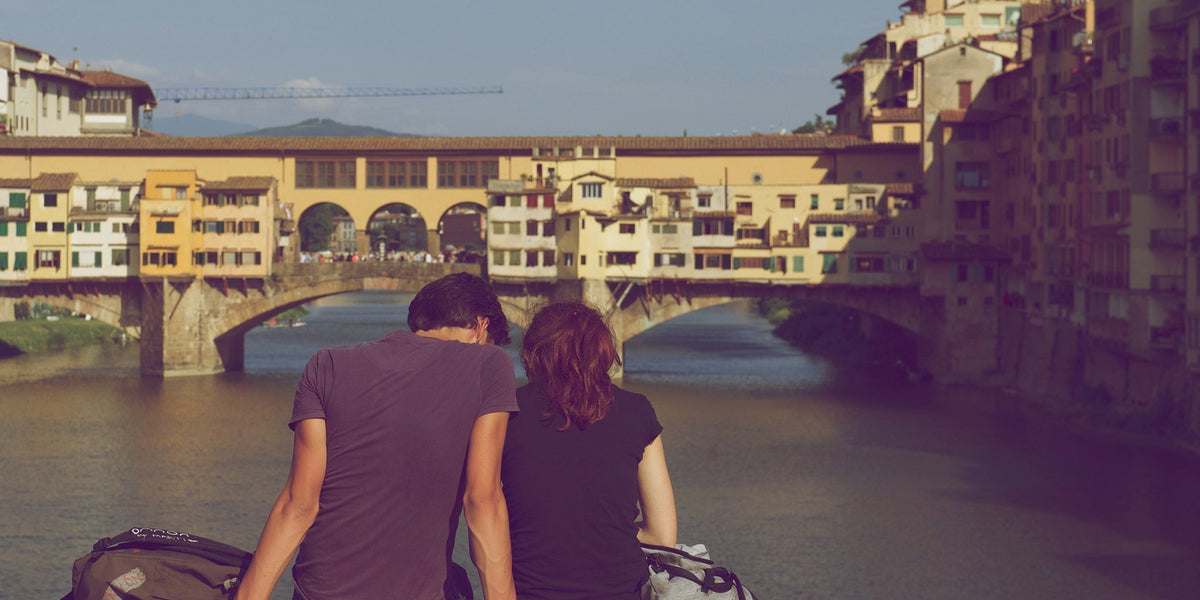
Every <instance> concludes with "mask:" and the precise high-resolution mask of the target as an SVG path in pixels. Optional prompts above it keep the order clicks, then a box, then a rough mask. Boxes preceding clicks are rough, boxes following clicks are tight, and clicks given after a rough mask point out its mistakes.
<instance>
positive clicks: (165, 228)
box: [154, 221, 175, 233]
mask: <svg viewBox="0 0 1200 600" xmlns="http://www.w3.org/2000/svg"><path fill="white" fill-rule="evenodd" d="M154 233H175V221H158V222H156V223H154Z"/></svg>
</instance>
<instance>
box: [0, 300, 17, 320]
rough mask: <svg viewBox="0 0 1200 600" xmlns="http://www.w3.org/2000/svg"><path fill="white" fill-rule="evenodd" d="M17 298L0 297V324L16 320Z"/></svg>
mask: <svg viewBox="0 0 1200 600" xmlns="http://www.w3.org/2000/svg"><path fill="white" fill-rule="evenodd" d="M18 300H19V299H18V298H11V297H7V296H5V297H0V323H3V322H5V321H15V320H17V302H18Z"/></svg>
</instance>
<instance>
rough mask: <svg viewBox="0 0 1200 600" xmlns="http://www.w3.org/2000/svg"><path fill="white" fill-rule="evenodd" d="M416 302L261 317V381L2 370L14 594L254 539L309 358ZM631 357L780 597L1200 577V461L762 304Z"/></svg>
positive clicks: (0, 553) (725, 524)
mask: <svg viewBox="0 0 1200 600" xmlns="http://www.w3.org/2000/svg"><path fill="white" fill-rule="evenodd" d="M408 299H409V296H407V295H400V294H353V295H347V296H335V297H331V298H329V299H326V300H324V301H322V302H321V303H320V304H319V305H318V306H316V307H314V308H313V310H312V313H311V314H310V315H309V316H307V317H305V319H304V321H305V323H306V325H305V326H304V327H294V328H275V329H258V330H255V331H253V332H251V333H250V334H249V335H248V336H247V340H246V367H247V370H246V372H245V373H231V374H225V375H220V376H214V377H195V378H182V379H168V380H157V379H143V378H141V377H140V376H139V375H138V371H137V351H136V348H132V347H131V348H126V349H121V350H119V351H114V349H113V348H112V347H103V348H100V349H99V351H98V350H97V349H95V348H93V349H76V350H72V351H70V352H66V353H62V354H56V355H47V356H38V357H36V358H33V357H21V358H19V359H15V360H11V361H0V410H3V412H4V414H5V415H6V417H7V418H6V419H4V420H0V478H2V479H3V481H4V485H3V486H0V590H3V591H0V597H4V598H9V597H11V598H20V599H25V598H32V599H39V598H58V597H60V596H61V595H62V594H63V593H64V592H65V590H66V589H67V588H68V587H69V584H70V566H71V561H72V560H73V559H74V558H75V557H77V556H79V555H81V554H83V553H85V552H86V551H87V550H88V549H89V548H90V545H91V544H92V543H93V542H94V541H95V540H96V539H97V538H100V537H103V536H107V535H112V534H114V533H117V532H118V531H121V530H123V529H125V528H128V527H130V526H134V525H139V526H162V527H171V528H178V529H184V530H187V531H191V532H194V533H197V534H200V535H206V536H209V537H213V538H215V539H219V540H222V541H225V542H228V543H231V544H234V545H236V546H240V547H243V548H253V546H254V544H255V542H256V540H257V537H258V534H259V531H260V528H261V527H262V522H263V519H264V518H265V516H266V513H267V511H268V510H269V508H270V505H271V503H272V502H273V501H274V499H275V496H276V495H277V494H278V492H279V487H280V485H281V484H282V482H283V479H284V478H285V477H286V475H287V468H288V461H289V458H290V452H291V432H290V431H289V430H288V429H287V427H286V422H287V419H288V415H289V413H290V410H291V397H292V391H293V386H294V384H295V379H296V377H297V375H298V374H299V371H300V369H301V368H303V365H304V362H305V361H306V360H307V359H308V357H309V356H310V355H311V354H312V352H314V351H315V350H316V349H317V348H319V347H322V346H328V345H335V344H343V343H356V342H360V341H364V340H368V339H373V338H376V337H379V336H381V335H383V334H385V333H386V332H387V331H390V330H391V329H394V328H397V327H402V326H403V323H404V320H405V316H406V315H405V311H404V306H406V305H407V302H408ZM511 350H512V349H510V351H511ZM625 350H626V380H625V382H624V385H625V386H626V387H629V388H630V389H633V390H636V391H639V392H642V393H645V394H646V395H647V396H648V397H650V399H651V401H652V402H653V403H654V406H655V409H656V410H657V412H658V414H659V418H660V420H661V421H662V423H663V425H664V427H665V431H664V434H663V435H664V441H665V444H666V450H667V457H668V462H669V465H670V468H671V471H672V478H673V482H674V485H675V488H676V493H677V496H678V504H679V519H680V523H679V524H680V527H679V530H680V539H681V541H685V542H688V543H705V544H708V545H709V546H710V548H711V550H712V552H713V555H714V556H715V557H716V558H717V559H718V560H719V561H720V562H722V563H724V564H725V565H727V566H729V567H731V568H733V569H734V570H735V571H736V572H738V574H739V575H741V576H742V578H743V579H744V581H746V582H747V583H748V584H749V585H750V586H751V588H752V589H754V590H755V591H757V592H759V593H760V594H761V595H763V596H765V597H768V598H805V599H825V598H829V599H832V598H947V599H951V598H953V599H959V598H973V599H974V598H985V599H986V598H996V599H1010V598H1089V599H1127V598H1133V599H1137V598H1146V599H1166V598H1188V597H1194V595H1193V592H1194V591H1195V590H1196V589H1200V575H1197V570H1196V569H1195V565H1196V564H1197V561H1198V560H1200V511H1196V510H1195V507H1196V506H1198V505H1200V478H1198V477H1197V474H1198V473H1197V464H1198V463H1197V461H1196V460H1195V459H1194V458H1192V457H1189V456H1185V455H1181V454H1177V453H1172V452H1167V451H1160V450H1152V449H1146V448H1130V447H1127V446H1122V445H1120V444H1115V443H1111V442H1107V441H1102V440H1097V439H1093V438H1090V437H1088V436H1086V435H1083V434H1081V433H1077V432H1073V431H1072V430H1070V429H1065V428H1063V427H1061V426H1058V425H1055V424H1054V423H1049V422H1042V421H1038V420H1031V419H1029V418H1027V417H1026V416H1025V415H1024V413H1023V412H1022V411H1020V410H1017V409H1016V408H1015V407H1014V404H1013V403H1012V402H1011V401H1009V400H1007V399H1005V398H1004V397H1002V396H998V395H994V394H991V393H988V392H981V391H971V390H944V391H937V390H932V389H928V388H923V387H910V386H902V387H897V386H887V387H885V386H870V385H858V386H854V387H850V388H847V387H845V386H842V385H840V384H839V383H836V382H833V381H832V376H831V373H832V371H831V369H830V367H829V366H828V365H826V364H825V363H822V362H820V361H815V360H812V359H810V358H808V357H806V356H804V355H802V354H800V353H799V352H798V351H796V350H795V349H793V348H791V347H790V346H788V345H787V344H785V343H783V342H781V341H779V340H777V339H776V338H774V337H772V336H771V335H770V327H769V325H767V324H766V323H765V322H763V321H762V320H761V319H759V318H758V317H757V316H755V315H754V314H753V313H752V312H750V310H749V309H748V307H747V306H745V305H741V304H734V305H727V306H721V307H714V308H711V309H706V310H703V311H699V312H696V313H693V314H691V315H686V316H683V317H680V318H678V319H676V320H674V321H671V322H669V323H667V324H665V325H663V326H660V327H658V328H654V329H651V330H649V331H647V332H645V333H644V334H642V335H641V336H639V337H637V338H635V339H633V340H631V341H630V342H629V343H628V344H627V345H626V348H625ZM46 374H54V375H53V376H51V377H43V375H46ZM460 546H461V544H460ZM460 550H465V549H460ZM459 559H460V560H463V561H466V560H467V559H466V555H465V552H461V551H460V553H459ZM290 592H291V588H290V584H288V583H286V581H285V582H284V583H283V584H281V585H280V586H279V589H277V590H276V594H275V597H276V598H278V599H281V600H282V599H286V598H288V597H290Z"/></svg>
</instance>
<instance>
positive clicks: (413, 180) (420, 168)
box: [408, 161, 429, 188]
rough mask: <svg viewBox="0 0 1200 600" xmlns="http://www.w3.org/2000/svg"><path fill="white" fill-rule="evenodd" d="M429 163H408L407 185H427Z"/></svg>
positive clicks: (417, 186)
mask: <svg viewBox="0 0 1200 600" xmlns="http://www.w3.org/2000/svg"><path fill="white" fill-rule="evenodd" d="M428 175H429V163H428V162H424V161H422V162H413V163H409V164H408V187H413V188H423V187H428V186H429V177H428Z"/></svg>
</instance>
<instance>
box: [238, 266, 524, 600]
mask: <svg viewBox="0 0 1200 600" xmlns="http://www.w3.org/2000/svg"><path fill="white" fill-rule="evenodd" d="M408 325H409V328H410V329H411V330H412V331H413V333H409V332H407V331H402V330H397V331H393V332H392V333H390V334H388V335H387V336H386V337H384V338H383V339H380V340H376V341H374V342H368V343H365V344H358V345H355V346H344V347H341V348H332V349H326V350H321V351H320V352H318V353H317V354H315V355H314V356H313V357H312V358H311V359H310V360H309V362H308V366H307V367H305V369H304V373H303V375H301V377H300V381H299V383H298V384H297V386H296V399H295V404H294V406H293V409H292V419H291V422H290V423H289V425H290V426H291V427H292V428H293V429H294V430H295V432H296V433H295V442H294V445H293V450H292V467H291V472H290V473H289V474H288V479H287V483H286V484H285V485H284V488H283V492H282V493H281V494H280V496H279V499H278V500H276V502H275V506H274V508H272V510H271V514H270V516H269V517H268V518H267V524H266V527H265V528H264V529H263V533H262V537H261V538H260V539H259V542H258V548H257V550H256V551H255V556H254V561H253V562H252V563H251V564H250V568H249V569H248V570H247V571H246V576H245V578H244V579H243V581H242V583H241V585H240V586H239V588H238V593H237V598H238V600H250V599H265V598H267V597H268V596H269V595H270V593H271V590H272V589H273V588H274V586H275V584H276V582H277V581H278V580H279V577H280V576H281V575H282V574H283V570H284V569H285V568H286V566H287V563H288V561H289V560H291V557H292V555H293V554H294V553H295V552H296V550H297V548H299V555H298V556H297V558H296V566H295V569H294V570H293V581H294V582H295V587H296V594H295V596H294V598H299V599H302V600H326V599H330V598H336V599H338V600H348V599H356V598H358V599H364V600H378V599H384V598H417V599H426V598H429V599H439V598H443V597H444V595H445V594H448V593H449V590H448V589H444V587H443V585H444V583H445V582H446V579H447V577H446V576H447V570H448V566H447V565H449V564H450V553H451V551H452V549H453V546H454V531H455V529H456V528H457V525H458V518H459V513H460V511H462V512H464V513H465V516H466V521H467V528H468V530H469V533H470V535H469V537H470V541H471V560H472V561H473V562H474V563H475V566H476V568H477V569H478V570H479V576H480V581H481V583H482V585H483V591H484V596H485V598H487V600H502V599H509V598H513V597H515V592H514V591H513V580H512V555H511V550H510V547H509V537H508V510H507V507H506V506H505V503H504V495H503V493H502V492H501V489H500V456H501V452H502V450H503V446H504V436H505V432H506V430H507V426H508V418H509V413H511V412H516V411H517V402H516V396H515V391H514V390H515V386H514V376H513V365H512V359H511V358H509V356H508V354H507V353H506V352H505V351H504V350H502V349H500V348H498V347H496V346H497V345H504V344H507V343H508V342H509V341H510V340H509V337H508V321H507V320H506V319H505V317H504V313H503V311H502V310H501V308H500V303H499V301H498V300H497V298H496V295H495V293H494V292H492V289H491V286H489V285H488V283H487V282H485V281H484V280H482V279H480V278H478V277H475V276H473V275H468V274H466V273H456V274H453V275H448V276H446V277H443V278H441V279H439V280H437V281H435V282H433V283H430V284H429V285H427V286H425V287H424V288H423V289H422V290H421V291H420V292H418V293H417V295H416V297H414V298H413V301H412V303H411V304H410V305H409V309H408Z"/></svg>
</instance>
